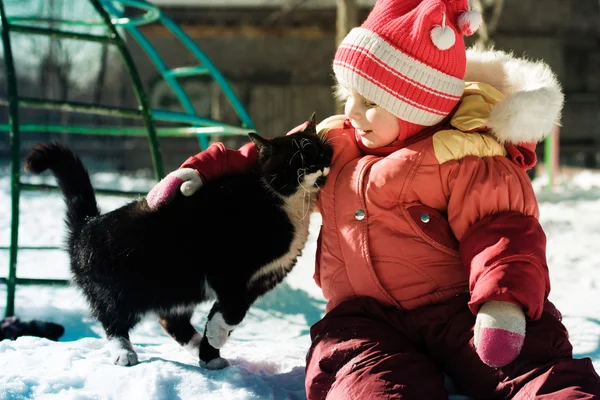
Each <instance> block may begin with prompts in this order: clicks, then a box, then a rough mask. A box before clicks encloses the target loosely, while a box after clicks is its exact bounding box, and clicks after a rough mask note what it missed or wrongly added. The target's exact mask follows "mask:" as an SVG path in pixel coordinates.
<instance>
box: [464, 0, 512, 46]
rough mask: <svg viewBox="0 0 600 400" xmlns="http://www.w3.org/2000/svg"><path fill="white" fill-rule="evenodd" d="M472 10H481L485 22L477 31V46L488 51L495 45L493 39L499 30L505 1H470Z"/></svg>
mask: <svg viewBox="0 0 600 400" xmlns="http://www.w3.org/2000/svg"><path fill="white" fill-rule="evenodd" d="M470 2H471V9H473V10H479V11H480V12H481V16H482V17H483V21H482V22H481V26H480V27H479V29H478V30H477V32H476V34H477V36H476V40H475V45H476V46H477V47H479V48H481V49H486V48H489V47H492V46H493V45H494V41H493V39H492V37H493V36H494V34H495V33H496V29H497V28H498V22H499V21H500V16H501V15H502V9H503V8H504V0H470Z"/></svg>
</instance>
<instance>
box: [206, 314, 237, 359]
mask: <svg viewBox="0 0 600 400" xmlns="http://www.w3.org/2000/svg"><path fill="white" fill-rule="evenodd" d="M215 304H216V303H215ZM236 326H237V325H230V324H228V323H227V322H225V318H224V317H223V313H222V312H221V311H217V312H216V313H215V314H214V315H213V316H212V318H210V319H209V320H208V322H207V323H206V338H207V339H208V343H210V345H211V346H213V347H214V348H215V349H220V348H221V347H223V346H224V345H225V342H227V339H228V338H229V335H230V334H231V332H232V331H233V329H234V328H235V327H236Z"/></svg>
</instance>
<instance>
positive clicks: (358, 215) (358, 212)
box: [354, 209, 365, 221]
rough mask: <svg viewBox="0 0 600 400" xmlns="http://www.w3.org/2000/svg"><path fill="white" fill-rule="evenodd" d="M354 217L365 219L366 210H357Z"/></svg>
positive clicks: (358, 219) (360, 219) (359, 219)
mask: <svg viewBox="0 0 600 400" xmlns="http://www.w3.org/2000/svg"><path fill="white" fill-rule="evenodd" d="M354 218H356V220H357V221H362V220H363V219H365V212H364V211H363V210H361V209H358V210H356V212H355V213H354Z"/></svg>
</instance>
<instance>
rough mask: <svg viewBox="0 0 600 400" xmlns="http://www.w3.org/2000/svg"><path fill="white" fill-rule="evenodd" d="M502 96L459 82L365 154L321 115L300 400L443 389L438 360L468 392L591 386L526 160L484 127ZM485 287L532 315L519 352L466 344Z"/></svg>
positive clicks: (247, 157) (558, 391)
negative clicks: (398, 134)
mask: <svg viewBox="0 0 600 400" xmlns="http://www.w3.org/2000/svg"><path fill="white" fill-rule="evenodd" d="M502 98H503V95H502V94H501V93H499V92H498V91H497V90H495V89H494V88H493V87H491V86H489V85H485V84H478V83H471V84H467V87H466V90H465V95H464V96H463V99H462V101H461V104H460V105H459V107H458V109H457V110H456V112H455V113H454V114H453V115H452V117H451V119H449V120H448V121H445V122H444V123H443V124H441V125H439V126H436V127H434V128H431V129H428V130H426V131H424V132H422V133H420V134H417V135H415V136H414V137H413V138H410V139H409V140H407V141H406V142H403V143H397V142H395V143H394V144H393V146H390V147H389V148H380V149H377V150H378V151H380V152H382V153H380V154H365V149H362V148H361V147H360V146H359V145H358V143H357V140H356V138H355V132H354V129H353V128H352V127H351V126H350V125H349V124H348V123H347V122H346V121H344V119H343V118H337V117H333V118H330V119H328V120H326V121H324V122H323V123H322V124H320V125H319V131H320V134H327V138H328V140H329V141H330V143H331V144H332V146H333V147H334V163H333V166H332V168H331V171H330V174H329V176H328V178H327V183H326V185H325V186H324V187H323V192H322V193H321V196H320V200H319V208H320V211H321V214H322V216H323V226H322V228H321V235H320V237H319V242H318V249H317V266H316V271H315V280H316V282H317V284H318V285H319V286H320V287H321V288H322V289H323V293H324V295H325V298H326V299H327V300H328V305H327V313H326V315H325V317H324V318H323V319H322V320H321V321H319V322H318V323H316V324H315V325H314V326H313V327H312V328H311V338H312V346H311V349H310V351H309V354H308V357H307V366H306V392H307V397H308V398H309V399H324V398H327V399H361V400H362V399H373V398H397V399H430V400H435V399H446V398H447V396H448V394H447V392H446V389H445V387H444V379H443V377H444V375H443V374H444V373H445V374H447V375H448V376H450V378H451V379H452V380H453V382H454V384H455V385H456V387H457V388H458V390H459V391H460V392H461V393H462V394H465V395H468V396H470V397H473V398H476V399H486V398H521V399H530V398H548V399H567V398H578V399H579V398H581V399H583V398H589V399H591V398H595V397H593V395H596V396H600V378H599V377H598V375H597V374H596V372H595V371H594V369H593V367H592V364H591V361H590V360H589V359H581V360H576V359H573V358H572V347H571V344H570V343H569V340H568V334H567V331H566V329H565V327H564V326H563V325H562V323H561V322H560V313H559V312H558V311H557V310H556V309H555V308H554V306H553V305H552V304H551V303H550V302H549V301H548V300H547V297H548V293H549V291H550V287H549V286H550V285H549V279H548V271H547V267H546V260H545V250H546V249H545V245H546V243H545V235H544V233H543V230H542V228H541V227H540V225H539V223H538V221H537V218H538V208H537V202H536V199H535V195H534V193H533V190H532V188H531V184H530V182H529V180H528V178H527V176H526V174H525V172H524V171H523V169H522V168H521V167H523V166H527V165H531V164H532V163H534V162H535V160H534V159H533V160H532V159H531V158H528V157H531V156H532V154H531V152H528V151H527V149H526V148H523V147H520V146H512V145H506V146H502V145H501V144H499V142H498V141H496V139H495V138H494V137H493V136H491V135H490V134H489V133H488V129H487V127H486V122H487V118H488V115H489V113H490V110H491V109H492V108H493V107H494V106H496V105H497V103H499V102H500V101H502ZM242 153H243V154H242ZM255 157H256V152H255V150H254V149H253V148H252V146H251V145H250V146H249V147H244V148H243V151H242V152H239V151H237V152H236V151H233V150H227V149H225V148H224V147H222V145H221V146H213V147H211V148H210V149H208V150H207V151H206V152H202V153H200V154H198V155H196V156H194V157H191V158H190V159H188V160H187V161H186V162H185V163H184V164H183V165H182V167H190V168H195V169H196V170H198V171H199V173H200V174H201V176H202V178H203V179H210V177H211V176H214V175H219V174H221V173H222V172H223V171H226V170H240V169H245V168H247V167H248V165H249V164H250V163H251V162H253V161H254V159H255ZM533 157H535V156H534V155H533ZM359 210H360V211H362V213H359V212H358V211H359ZM490 300H498V301H507V302H511V303H514V304H517V305H519V306H521V307H522V308H523V310H524V311H525V312H526V314H527V316H528V321H527V327H526V335H525V343H524V346H523V348H522V350H521V352H520V355H519V356H518V358H517V359H516V360H515V361H513V362H512V363H510V364H508V365H507V366H505V367H502V368H498V369H494V368H491V367H489V366H487V365H486V364H484V363H483V362H482V361H481V360H480V358H479V356H478V355H477V353H476V351H475V349H474V346H473V327H474V323H475V315H476V314H477V311H478V309H479V306H480V305H481V304H483V303H485V302H487V301H490Z"/></svg>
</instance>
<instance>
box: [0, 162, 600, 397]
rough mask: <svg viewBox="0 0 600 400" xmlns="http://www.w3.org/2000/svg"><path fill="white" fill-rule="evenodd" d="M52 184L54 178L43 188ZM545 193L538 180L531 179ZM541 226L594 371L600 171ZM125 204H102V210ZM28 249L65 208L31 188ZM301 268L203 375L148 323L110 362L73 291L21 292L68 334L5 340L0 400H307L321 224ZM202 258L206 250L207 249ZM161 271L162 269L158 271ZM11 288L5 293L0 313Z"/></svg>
mask: <svg viewBox="0 0 600 400" xmlns="http://www.w3.org/2000/svg"><path fill="white" fill-rule="evenodd" d="M7 175H8V174H7V169H2V170H0V205H1V207H0V245H8V243H9V227H10V214H9V210H10V206H9V204H10V197H9V184H10V183H9V179H8V177H7ZM93 180H94V184H95V185H96V186H98V187H100V186H104V187H121V188H125V189H127V190H142V191H143V190H147V189H149V188H150V187H151V182H150V181H148V180H147V179H145V178H144V177H143V176H138V177H136V176H133V177H132V176H129V177H124V176H117V175H111V174H96V175H94V179H93ZM49 182H51V180H49ZM535 183H536V186H537V187H541V185H542V183H543V182H542V181H536V182H535ZM537 192H538V196H539V199H540V203H541V204H540V206H541V219H542V224H543V226H544V228H545V229H546V233H547V235H548V261H549V266H550V270H551V279H552V285H553V288H552V294H551V296H550V298H551V300H552V301H553V302H554V303H555V304H556V305H557V306H558V307H559V309H560V310H561V311H562V313H563V316H564V323H565V324H566V326H567V327H568V328H569V331H570V334H571V339H572V342H573V344H574V347H575V353H576V355H577V356H578V357H583V356H589V357H592V359H593V361H594V366H595V368H596V370H600V252H599V251H597V249H598V248H599V243H600V174H597V173H592V172H583V173H581V174H579V175H577V176H575V177H573V178H572V179H570V180H569V181H566V182H561V183H560V184H559V187H558V188H557V190H556V191H555V192H554V193H548V192H545V191H543V190H542V189H538V190H537ZM125 201H127V200H125V199H123V198H114V197H101V198H100V205H101V207H102V209H103V210H105V211H108V210H111V209H113V208H116V207H118V206H119V205H121V204H123V203H124V202H125ZM21 210H22V215H21V231H20V232H21V240H20V243H21V245H23V246H28V245H59V244H61V242H62V238H63V222H62V219H63V213H64V208H63V204H62V199H61V197H60V195H59V194H47V193H37V192H35V193H34V192H28V193H25V194H24V195H23V197H22V200H21ZM311 226H312V228H311V237H310V238H309V243H308V245H307V248H306V249H305V251H304V256H303V257H302V259H301V261H300V262H299V264H298V266H297V267H296V268H295V270H294V271H293V272H292V274H291V275H290V276H289V277H288V278H287V279H286V281H285V282H284V283H283V284H281V285H280V286H279V287H277V288H276V289H275V290H274V291H272V292H271V293H269V294H267V295H266V296H265V297H264V298H262V299H260V300H259V301H258V302H257V303H256V304H255V305H254V306H253V307H252V309H251V310H250V312H249V314H248V316H247V318H246V319H245V320H244V321H243V323H242V324H241V326H240V327H239V328H238V329H236V331H235V333H234V334H233V335H232V336H231V338H230V340H229V342H228V343H227V344H226V346H225V347H224V349H223V351H222V354H223V356H224V357H225V358H228V359H229V360H230V361H231V363H232V367H230V368H227V369H225V370H222V371H209V370H205V369H201V368H199V367H198V366H197V360H196V359H194V358H193V357H192V356H191V355H189V354H188V353H187V352H186V351H184V350H183V349H182V348H180V347H179V345H177V344H176V343H175V342H174V341H173V340H172V339H171V338H170V337H168V336H167V335H166V334H165V333H164V332H163V330H162V328H161V327H160V326H159V324H158V323H157V322H156V321H155V320H154V319H152V318H149V319H147V320H145V321H143V322H142V323H141V324H140V325H138V326H137V327H136V328H135V330H134V331H133V332H132V335H131V338H132V342H133V343H134V345H135V348H136V351H137V352H138V354H139V358H140V364H139V365H136V366H134V367H129V368H126V367H119V366H115V365H113V364H112V363H111V362H110V359H109V357H108V350H107V349H105V347H104V341H103V339H102V336H103V332H102V329H101V327H100V325H99V324H98V322H97V321H95V320H93V319H91V318H90V317H89V316H88V313H87V308H86V304H85V302H84V300H83V299H82V298H81V296H80V295H79V294H78V292H77V291H76V290H75V289H73V288H49V287H22V288H19V289H18V291H17V298H16V313H17V315H18V316H19V317H21V318H22V319H32V318H37V319H44V320H50V321H54V322H57V323H60V324H62V325H64V326H65V328H66V333H65V335H64V337H63V338H62V339H61V341H60V342H51V341H48V340H46V339H40V338H33V337H21V338H19V339H18V340H16V341H14V342H11V341H8V340H5V341H3V342H0V400H3V399H11V400H12V399H36V400H38V399H39V400H42V399H61V400H63V399H77V400H82V399H198V398H202V399H227V400H230V399H303V398H305V392H304V358H305V354H306V351H307V349H308V346H309V337H308V331H309V327H310V326H311V325H312V324H313V323H314V322H316V321H317V320H318V319H319V318H320V316H321V314H322V312H323V310H324V306H325V302H324V300H323V298H322V295H321V294H320V291H319V289H318V288H317V287H316V285H314V283H313V281H312V268H313V259H314V252H315V240H316V236H315V235H316V233H317V229H318V226H319V216H318V215H314V216H313V221H312V225H311ZM206 251H209V249H206ZM7 265H8V252H7V251H0V276H6V273H7ZM18 265H19V276H21V277H53V278H63V277H68V276H69V273H68V263H67V257H66V254H64V253H63V252H61V251H25V250H23V251H21V252H19V264H18ZM165 273H168V272H167V271H166V270H165ZM5 296H6V288H5V287H4V286H3V285H2V286H0V313H1V314H0V315H3V314H4V300H3V299H4V298H5ZM208 309H209V306H208V305H205V306H201V307H199V308H198V310H197V312H196V314H195V315H194V320H193V322H194V324H195V325H196V326H197V327H199V328H202V327H203V326H204V322H205V316H206V315H207V313H208Z"/></svg>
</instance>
